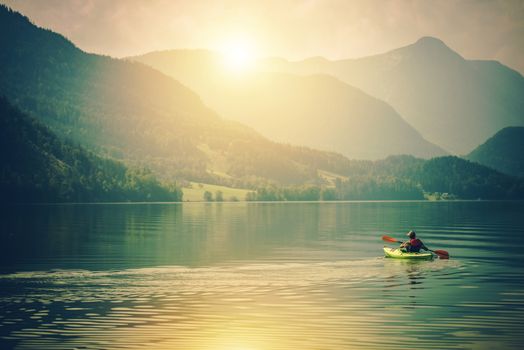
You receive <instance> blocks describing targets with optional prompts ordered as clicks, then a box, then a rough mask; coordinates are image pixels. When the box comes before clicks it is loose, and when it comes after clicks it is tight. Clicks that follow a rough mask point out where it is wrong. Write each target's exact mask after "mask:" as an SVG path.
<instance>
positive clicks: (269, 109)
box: [128, 50, 447, 159]
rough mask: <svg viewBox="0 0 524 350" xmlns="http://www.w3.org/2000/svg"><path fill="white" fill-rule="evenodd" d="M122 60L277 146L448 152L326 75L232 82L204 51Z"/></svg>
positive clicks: (366, 152) (260, 75)
mask: <svg viewBox="0 0 524 350" xmlns="http://www.w3.org/2000/svg"><path fill="white" fill-rule="evenodd" d="M128 59H131V60H138V61H140V62H142V63H146V64H148V65H150V66H152V67H153V68H156V69H159V70H160V71H162V72H164V73H165V74H168V75H170V76H171V77H173V78H175V79H177V80H179V81H181V82H182V83H183V84H185V85H187V86H189V87H190V88H191V89H193V90H195V91H197V92H198V93H199V95H200V96H202V99H203V100H204V101H205V103H206V104H208V105H209V106H211V107H212V108H213V109H215V110H217V111H218V112H219V113H220V114H221V115H224V116H228V118H231V119H234V120H237V121H240V122H242V123H244V124H247V125H249V126H251V127H252V128H254V129H255V130H257V131H259V132H261V133H262V134H263V135H264V136H266V137H268V138H270V139H273V140H276V141H278V142H289V143H292V144H302V145H306V146H308V147H313V148H319V149H323V150H327V151H334V152H338V153H342V154H344V155H345V156H347V157H349V158H354V159H380V158H384V157H386V156H388V155H394V154H413V155H415V156H419V157H424V158H429V157H432V156H437V155H444V154H446V153H447V152H445V151H444V150H442V149H441V148H439V147H437V146H435V145H432V144H430V143H428V142H427V141H426V140H424V139H423V138H422V137H421V136H420V135H419V134H418V132H417V131H416V130H415V129H413V128H412V127H411V126H410V125H409V124H407V123H406V122H405V121H404V119H403V118H401V117H400V116H399V115H398V113H397V112H396V111H395V110H394V109H393V108H391V106H389V105H387V104H386V103H385V102H383V101H381V100H380V99H378V98H376V97H373V96H369V95H367V94H366V93H365V92H364V91H362V90H361V89H360V88H358V87H354V86H351V85H348V84H345V83H344V82H342V81H341V80H339V79H337V78H335V77H332V76H330V75H326V74H323V73H318V74H311V75H308V76H298V75H295V74H290V73H287V72H282V73H281V72H257V71H253V72H244V73H243V74H242V75H240V76H238V77H235V76H233V77H231V76H228V73H227V72H226V71H225V70H224V67H223V66H222V57H221V56H220V55H219V54H217V53H214V52H212V51H202V50H193V51H191V50H181V51H179V50H168V51H156V52H151V53H149V54H145V55H143V56H138V57H131V58H128ZM229 74H231V73H229Z"/></svg>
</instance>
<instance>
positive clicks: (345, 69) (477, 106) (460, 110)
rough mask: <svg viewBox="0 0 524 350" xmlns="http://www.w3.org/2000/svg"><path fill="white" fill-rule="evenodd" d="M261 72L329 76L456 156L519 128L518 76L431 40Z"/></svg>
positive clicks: (523, 112)
mask: <svg viewBox="0 0 524 350" xmlns="http://www.w3.org/2000/svg"><path fill="white" fill-rule="evenodd" d="M265 69H266V70H270V71H280V72H289V73H295V74H314V73H326V74H330V75H333V76H335V77H337V78H339V79H341V80H342V81H344V82H347V83H348V84H350V85H353V86H356V87H358V88H361V89H362V90H363V91H365V92H366V93H368V94H370V95H372V96H375V97H377V98H379V99H381V100H384V101H386V102H388V103H389V104H390V105H392V106H393V108H395V110H397V111H398V112H399V114H400V115H401V116H402V117H404V118H405V120H406V121H407V122H408V123H409V124H411V125H412V126H413V127H414V128H415V129H417V130H418V131H419V132H420V133H421V134H422V136H424V137H425V138H426V139H427V140H428V141H431V142H433V143H435V144H437V145H439V146H441V147H442V148H444V149H446V150H448V151H451V152H452V153H455V154H466V153H469V152H470V151H471V150H472V149H473V148H475V147H476V146H478V145H479V144H480V143H482V142H484V141H485V140H486V139H487V138H488V137H490V136H491V135H493V134H494V133H495V132H497V131H498V130H500V129H502V128H504V127H506V126H523V125H524V117H523V116H524V102H523V101H524V78H523V76H522V75H521V74H520V73H518V72H517V71H515V70H513V69H511V68H509V67H506V66H504V65H502V64H501V63H499V62H497V61H485V60H469V59H464V58H463V57H462V56H460V55H459V54H457V53H456V52H455V51H453V50H452V49H450V48H449V47H448V46H447V45H445V44H444V43H443V42H442V41H441V40H439V39H435V38H422V39H419V40H418V41H417V42H415V43H413V44H410V45H407V46H404V47H401V48H398V49H394V50H390V51H387V52H385V53H383V54H378V55H372V56H367V57H363V58H357V59H347V60H336V61H324V62H316V63H312V62H310V61H307V60H305V61H304V60H303V61H300V62H282V61H280V62H279V61H275V60H273V61H270V62H266V64H265ZM462 130H468V133H463V132H462Z"/></svg>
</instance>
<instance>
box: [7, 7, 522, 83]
mask: <svg viewBox="0 0 524 350" xmlns="http://www.w3.org/2000/svg"><path fill="white" fill-rule="evenodd" d="M0 2H2V3H5V4H7V5H9V6H10V7H12V8H13V9H15V10H18V11H20V12H22V13H23V14H25V15H26V16H28V17H29V18H30V19H31V20H32V21H33V22H34V23H36V24H37V25H39V26H43V27H46V28H50V29H52V30H54V31H57V32H59V33H61V34H63V35H65V36H66V37H68V38H69V39H71V40H72V41H73V42H74V43H75V44H76V45H77V46H79V47H80V48H82V49H83V50H86V51H89V52H96V53H103V54H107V55H111V56H118V57H121V56H129V55H136V54H141V53H145V52H148V51H152V50H160V49H172V48H215V49H216V48H219V47H220V46H221V45H223V42H224V41H228V40H230V38H234V37H243V38H245V39H244V40H251V41H252V45H253V47H254V48H255V49H256V52H257V53H258V54H259V55H262V56H281V57H286V58H288V59H301V58H305V57H309V56H324V57H327V58H331V59H337V58H352V57H360V56H366V55H371V54H375V53H381V52H384V51H387V50H390V49H393V48H396V47H399V46H403V45H406V44H410V43H412V42H414V41H416V40H417V39H418V38H419V37H421V36H427V35H430V36H435V37H438V38H440V39H442V40H443V41H444V42H446V44H448V46H450V47H451V48H452V49H454V50H456V51H457V52H459V53H460V54H461V55H462V56H464V57H466V58H478V59H496V60H499V61H501V62H502V63H504V64H506V65H509V66H510V67H512V68H515V69H517V70H519V71H520V72H521V73H524V0H520V1H518V0H515V1H487V0H477V1H469V0H462V1H455V0H440V1H437V0H434V1H429V0H428V1H416V0H405V1H401V0H380V1H378V0H377V1H375V0H334V1H327V0H325V1H320V0H304V1H294V0H278V1H270V0H266V1H264V0H261V1H249V0H239V1H198V0H186V1H175V0H69V1H68V0H0ZM246 38H247V39H246Z"/></svg>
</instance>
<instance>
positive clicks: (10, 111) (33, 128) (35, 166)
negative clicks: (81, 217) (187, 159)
mask: <svg viewBox="0 0 524 350" xmlns="http://www.w3.org/2000/svg"><path fill="white" fill-rule="evenodd" d="M0 150H1V152H0V193H2V201H3V202H4V203H21V202H85V201H90V202H93V201H98V202H100V201H131V200H132V201H151V200H154V201H180V200H181V199H182V194H181V192H180V190H179V189H177V188H175V187H173V186H170V188H167V187H165V186H163V185H161V184H160V183H159V182H158V181H157V180H156V179H155V178H154V177H153V176H152V175H151V173H150V172H148V171H147V170H143V169H129V168H127V167H125V166H124V165H123V164H121V163H119V162H116V161H113V160H110V159H103V158H101V157H98V156H96V155H94V154H93V153H91V152H88V151H86V150H84V149H83V148H82V147H80V146H77V145H74V144H72V143H70V142H65V141H63V140H60V139H59V138H58V137H57V136H56V135H54V134H53V133H52V132H51V131H50V130H49V129H48V128H47V127H45V126H43V125H42V124H41V123H40V122H38V121H37V120H35V119H33V118H30V117H29V116H27V115H24V114H23V113H22V112H20V111H19V110H17V109H16V108H14V107H13V106H12V105H11V104H9V103H8V102H7V100H6V99H4V98H2V97H0Z"/></svg>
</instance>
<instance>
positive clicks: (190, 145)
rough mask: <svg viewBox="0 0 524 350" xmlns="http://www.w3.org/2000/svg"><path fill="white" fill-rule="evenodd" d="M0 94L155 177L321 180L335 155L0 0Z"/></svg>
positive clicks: (230, 181) (242, 182) (333, 166)
mask: <svg viewBox="0 0 524 350" xmlns="http://www.w3.org/2000/svg"><path fill="white" fill-rule="evenodd" d="M0 47H2V50H1V51H0V77H1V79H0V95H4V96H6V97H7V99H8V100H9V101H11V102H12V103H13V104H14V105H15V106H16V107H17V108H20V109H21V110H22V111H24V112H25V113H27V114H29V115H30V116H31V117H34V118H35V119H38V120H39V121H40V122H42V123H43V124H45V125H46V126H48V127H49V128H50V129H51V130H52V131H53V132H54V133H56V134H57V135H58V136H59V137H63V138H67V139H70V140H73V141H74V142H77V143H79V144H81V145H82V146H85V147H87V148H88V149H89V150H91V151H94V152H96V153H98V154H101V155H104V156H109V157H112V158H116V159H120V160H123V161H125V162H126V163H127V164H131V165H133V166H135V165H138V166H142V165H146V166H147V167H148V168H151V170H153V171H154V173H155V174H156V175H157V176H159V177H160V178H161V179H169V180H173V179H179V180H180V179H184V180H193V181H201V182H213V183H220V184H227V185H235V186H253V185H254V184H257V183H268V182H275V183H286V184H287V183H304V182H316V181H319V176H318V170H319V169H323V170H326V171H331V172H337V171H338V168H340V167H341V165H340V164H345V162H347V160H346V159H345V158H344V157H342V156H341V155H338V154H334V153H326V152H317V151H314V150H311V149H307V148H303V147H292V146H288V145H280V144H276V143H274V142H271V141H269V140H267V139H266V138H264V137H262V136H260V135H259V134H258V133H256V132H254V131H253V130H252V129H250V128H248V127H245V126H243V125H241V124H239V123H237V122H231V121H227V120H224V119H222V118H221V117H220V116H218V115H217V114H216V113H215V112H214V111H212V110H211V109H209V108H208V107H206V106H205V105H204V104H203V103H202V102H201V100H200V98H199V97H198V96H197V95H196V94H195V93H193V92H192V91H191V90H189V89H188V88H187V87H186V86H184V85H182V84H180V83H179V82H177V81H175V80H174V79H172V78H170V77H168V76H166V75H164V74H162V73H160V72H159V71H157V70H155V69H153V68H150V67H147V66H145V65H143V64H140V63H134V62H129V61H123V60H117V59H113V58H110V57H105V56H99V55H93V54H87V53H85V52H83V51H81V50H79V49H78V48H76V47H75V46H74V45H73V44H72V43H71V42H69V41H68V40H67V39H65V38H64V37H63V36H61V35H59V34H56V33H53V32H51V31H49V30H45V29H42V28H38V27H36V26H34V25H33V24H31V22H30V21H29V20H28V19H27V18H26V17H24V16H22V15H20V14H18V13H16V12H13V11H10V10H9V9H8V8H6V7H5V6H0Z"/></svg>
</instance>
